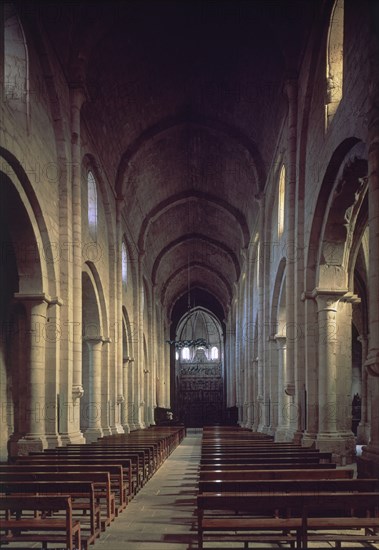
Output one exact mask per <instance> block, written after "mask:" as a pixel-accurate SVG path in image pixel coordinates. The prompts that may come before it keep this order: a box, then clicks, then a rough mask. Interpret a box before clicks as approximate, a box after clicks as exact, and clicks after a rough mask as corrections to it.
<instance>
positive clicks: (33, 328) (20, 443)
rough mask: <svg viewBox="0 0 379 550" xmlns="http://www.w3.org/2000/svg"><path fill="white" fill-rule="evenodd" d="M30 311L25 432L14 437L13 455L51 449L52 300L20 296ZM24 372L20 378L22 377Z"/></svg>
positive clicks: (22, 418) (22, 420) (21, 425)
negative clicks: (48, 340) (48, 361)
mask: <svg viewBox="0 0 379 550" xmlns="http://www.w3.org/2000/svg"><path fill="white" fill-rule="evenodd" d="M15 297H16V299H17V300H19V301H20V302H21V303H22V304H23V306H24V308H25V312H26V334H25V348H26V353H25V360H26V364H25V365H24V370H23V372H24V375H25V377H26V378H27V381H28V383H27V384H26V400H25V402H24V405H23V406H22V409H21V410H19V411H18V413H19V415H20V422H19V429H20V432H21V430H22V432H23V433H22V435H21V433H18V434H16V433H15V434H13V435H12V436H11V438H10V449H9V450H10V455H11V456H16V455H26V454H28V453H29V452H30V451H42V450H43V449H44V448H46V447H47V446H48V442H47V439H46V434H45V418H44V415H45V409H46V399H45V396H46V390H45V369H46V365H45V337H44V336H45V328H46V311H47V305H48V303H49V300H48V299H47V298H46V297H45V295H44V294H41V295H37V294H36V295H22V294H16V296H15ZM21 374H22V373H21V372H20V376H21Z"/></svg>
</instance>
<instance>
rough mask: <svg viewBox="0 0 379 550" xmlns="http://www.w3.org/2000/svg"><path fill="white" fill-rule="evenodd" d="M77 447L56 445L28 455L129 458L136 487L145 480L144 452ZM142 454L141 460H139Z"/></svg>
mask: <svg viewBox="0 0 379 550" xmlns="http://www.w3.org/2000/svg"><path fill="white" fill-rule="evenodd" d="M79 447H81V448H78V449H69V448H68V447H57V448H56V449H45V451H44V452H43V453H37V452H32V453H30V455H29V456H43V455H45V456H50V457H52V456H56V457H67V458H77V459H82V458H88V457H91V458H93V459H97V460H102V459H103V458H111V459H112V460H113V462H114V463H117V462H118V461H120V460H125V459H129V460H130V461H131V464H132V475H134V477H135V479H136V481H137V489H140V488H141V487H142V486H143V485H144V483H145V481H146V480H147V474H146V470H145V468H144V465H143V460H144V453H143V452H142V453H138V452H135V453H130V452H121V451H112V450H110V449H109V450H108V451H107V450H97V449H89V445H88V446H87V445H80V446H79ZM141 455H142V461H141Z"/></svg>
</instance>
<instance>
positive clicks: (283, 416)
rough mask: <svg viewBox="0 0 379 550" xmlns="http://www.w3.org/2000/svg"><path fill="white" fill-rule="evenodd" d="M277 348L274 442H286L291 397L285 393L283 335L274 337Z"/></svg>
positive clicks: (285, 362) (285, 366) (284, 339)
mask: <svg viewBox="0 0 379 550" xmlns="http://www.w3.org/2000/svg"><path fill="white" fill-rule="evenodd" d="M275 340H276V344H277V347H278V367H279V368H278V427H277V429H276V432H275V441H287V440H288V429H289V411H290V405H291V397H290V396H289V395H288V394H287V393H286V392H285V381H286V380H287V376H286V374H287V339H286V337H285V336H283V335H279V334H276V335H275Z"/></svg>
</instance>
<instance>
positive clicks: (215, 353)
mask: <svg viewBox="0 0 379 550" xmlns="http://www.w3.org/2000/svg"><path fill="white" fill-rule="evenodd" d="M211 359H212V361H215V360H216V359H218V347H217V346H213V347H212V349H211Z"/></svg>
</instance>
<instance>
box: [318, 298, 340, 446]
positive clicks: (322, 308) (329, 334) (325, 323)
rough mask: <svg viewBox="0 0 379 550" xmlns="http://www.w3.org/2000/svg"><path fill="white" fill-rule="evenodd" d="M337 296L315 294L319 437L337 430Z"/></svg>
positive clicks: (334, 432) (329, 434)
mask: <svg viewBox="0 0 379 550" xmlns="http://www.w3.org/2000/svg"><path fill="white" fill-rule="evenodd" d="M339 298H340V297H339V296H336V295H331V294H322V295H317V296H316V300H317V306H318V327H319V343H318V355H319V358H318V366H319V368H318V383H319V392H318V402H319V435H318V439H319V438H320V436H321V437H322V438H326V439H327V438H328V437H335V434H336V432H337V392H336V377H337V372H336V343H337V307H338V300H339Z"/></svg>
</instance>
